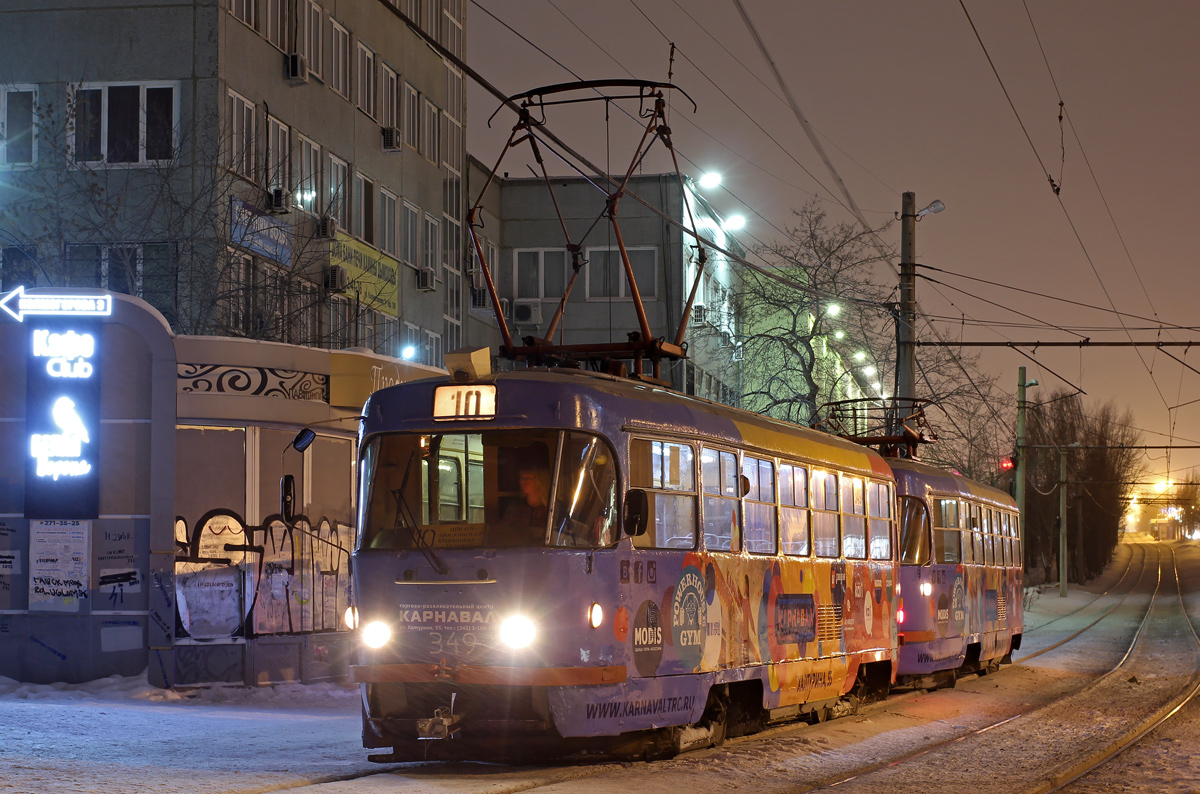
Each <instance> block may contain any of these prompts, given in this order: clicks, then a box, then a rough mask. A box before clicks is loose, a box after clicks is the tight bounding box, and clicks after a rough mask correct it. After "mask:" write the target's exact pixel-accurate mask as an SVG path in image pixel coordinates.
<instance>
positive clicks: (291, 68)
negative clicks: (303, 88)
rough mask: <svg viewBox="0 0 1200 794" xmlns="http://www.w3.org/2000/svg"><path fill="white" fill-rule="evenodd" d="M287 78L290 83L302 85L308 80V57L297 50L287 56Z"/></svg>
mask: <svg viewBox="0 0 1200 794" xmlns="http://www.w3.org/2000/svg"><path fill="white" fill-rule="evenodd" d="M287 79H288V82H289V83H291V84H292V85H304V84H305V83H307V82H308V58H305V57H304V56H303V55H301V54H300V53H298V52H293V53H292V54H290V55H288V56H287Z"/></svg>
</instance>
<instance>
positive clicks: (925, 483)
mask: <svg viewBox="0 0 1200 794" xmlns="http://www.w3.org/2000/svg"><path fill="white" fill-rule="evenodd" d="M888 463H889V464H890V466H891V469H892V472H893V473H894V474H895V477H896V483H897V488H898V493H899V497H900V508H899V513H900V516H901V519H900V523H901V542H900V592H901V595H902V598H903V607H902V609H901V610H900V611H899V613H898V614H897V618H896V619H897V624H898V625H897V628H898V631H899V636H900V649H899V650H900V653H899V659H900V667H899V670H898V676H899V679H900V681H901V682H902V683H907V684H910V685H914V686H923V687H934V688H936V687H938V686H953V685H954V680H955V677H956V676H957V675H958V674H959V673H966V672H984V673H986V672H988V671H991V670H994V669H996V668H997V667H998V666H999V665H1000V663H1001V661H1007V660H1008V659H1009V655H1010V654H1011V652H1012V651H1014V650H1016V649H1018V648H1020V647H1021V633H1022V630H1023V623H1022V611H1021V608H1022V602H1021V599H1022V593H1023V587H1024V585H1023V577H1022V552H1021V535H1020V518H1019V516H1018V514H1017V505H1016V502H1015V501H1014V500H1013V498H1012V497H1011V496H1009V495H1008V494H1007V493H1005V492H1003V491H1000V490H997V489H995V488H990V487H988V486H985V485H981V484H980V483H977V482H974V481H972V480H968V479H966V478H964V477H960V476H958V475H955V474H951V473H949V472H945V471H942V470H941V469H937V468H934V467H933V466H930V465H928V464H925V463H921V462H920V461H916V460H911V459H889V461H888Z"/></svg>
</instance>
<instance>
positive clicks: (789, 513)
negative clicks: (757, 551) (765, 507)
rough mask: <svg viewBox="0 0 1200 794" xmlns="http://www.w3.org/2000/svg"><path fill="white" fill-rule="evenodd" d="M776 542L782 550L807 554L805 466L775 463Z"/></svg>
mask: <svg viewBox="0 0 1200 794" xmlns="http://www.w3.org/2000/svg"><path fill="white" fill-rule="evenodd" d="M779 505H780V507H779V545H780V546H781V547H782V548H783V553H784V554H794V555H803V556H805V557H807V556H808V553H809V543H808V510H807V507H808V470H807V469H805V468H803V467H802V466H793V465H792V464H790V463H780V464H779Z"/></svg>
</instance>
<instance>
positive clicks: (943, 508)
mask: <svg viewBox="0 0 1200 794" xmlns="http://www.w3.org/2000/svg"><path fill="white" fill-rule="evenodd" d="M938 502H939V509H938V511H937V524H938V525H937V526H934V528H933V561H934V562H942V563H946V562H962V558H963V554H962V533H961V532H960V531H959V529H958V526H957V525H958V513H957V510H956V509H955V510H951V509H949V507H948V505H947V503H952V504H954V506H955V508H957V506H958V502H957V501H956V500H954V499H939V500H938ZM949 520H953V522H954V523H953V524H951V525H950V526H946V522H947V521H949Z"/></svg>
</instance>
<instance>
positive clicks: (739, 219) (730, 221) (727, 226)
mask: <svg viewBox="0 0 1200 794" xmlns="http://www.w3.org/2000/svg"><path fill="white" fill-rule="evenodd" d="M745 225H746V216H745V215H730V216H729V217H728V218H726V219H725V222H724V223H722V224H721V228H722V229H724V230H725V231H727V232H736V231H737V230H738V229H741V228H743V227H744V226H745Z"/></svg>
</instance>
